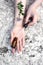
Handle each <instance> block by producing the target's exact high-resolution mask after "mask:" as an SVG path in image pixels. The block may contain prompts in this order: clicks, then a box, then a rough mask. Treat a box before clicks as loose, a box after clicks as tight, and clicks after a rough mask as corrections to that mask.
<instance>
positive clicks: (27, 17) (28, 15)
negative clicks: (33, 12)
mask: <svg viewBox="0 0 43 65" xmlns="http://www.w3.org/2000/svg"><path fill="white" fill-rule="evenodd" d="M29 17H30V14H29V13H28V14H27V16H26V20H25V21H26V23H27V21H28V19H29Z"/></svg>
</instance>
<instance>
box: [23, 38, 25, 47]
mask: <svg viewBox="0 0 43 65" xmlns="http://www.w3.org/2000/svg"><path fill="white" fill-rule="evenodd" d="M24 46H25V37H24V38H23V48H24Z"/></svg>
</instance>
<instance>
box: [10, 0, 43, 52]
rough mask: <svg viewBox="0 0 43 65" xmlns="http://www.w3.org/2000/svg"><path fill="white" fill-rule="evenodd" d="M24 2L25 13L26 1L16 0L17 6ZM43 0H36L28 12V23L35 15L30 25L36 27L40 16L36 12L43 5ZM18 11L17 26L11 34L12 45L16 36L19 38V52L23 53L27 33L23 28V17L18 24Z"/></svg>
mask: <svg viewBox="0 0 43 65" xmlns="http://www.w3.org/2000/svg"><path fill="white" fill-rule="evenodd" d="M20 1H22V2H23V4H24V10H23V12H24V11H25V5H26V0H24V1H23V0H16V5H17V3H18V2H20ZM42 1H43V0H36V1H35V2H34V3H33V4H32V5H31V6H30V8H29V9H28V12H27V16H26V19H25V20H26V22H27V21H28V19H29V17H30V16H31V14H33V16H34V19H33V21H32V23H30V24H29V25H34V24H35V23H36V22H37V20H38V18H39V16H38V14H37V12H36V9H37V7H38V6H39V5H40V4H41V3H42ZM16 11H17V13H16V14H15V26H14V28H13V30H12V32H11V43H12V41H13V39H14V37H15V36H16V37H17V38H18V40H17V51H18V52H20V51H22V49H23V47H24V45H25V31H24V28H23V27H22V21H23V16H21V21H18V22H17V20H16V19H17V16H18V12H19V11H18V9H17V8H16ZM12 52H13V53H14V52H15V49H12Z"/></svg>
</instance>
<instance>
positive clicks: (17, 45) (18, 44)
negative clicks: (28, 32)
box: [17, 40, 19, 52]
mask: <svg viewBox="0 0 43 65" xmlns="http://www.w3.org/2000/svg"><path fill="white" fill-rule="evenodd" d="M17 50H18V52H19V40H17Z"/></svg>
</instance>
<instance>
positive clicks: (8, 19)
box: [0, 0, 43, 65]
mask: <svg viewBox="0 0 43 65" xmlns="http://www.w3.org/2000/svg"><path fill="white" fill-rule="evenodd" d="M37 12H38V13H39V16H40V20H39V21H38V22H37V23H36V24H35V25H33V26H29V27H28V28H27V29H25V33H26V36H25V41H26V43H25V48H24V49H23V51H22V52H21V53H20V54H18V53H17V52H16V53H15V54H14V55H13V54H12V53H11V51H10V50H9V51H8V52H7V53H5V54H4V53H3V54H0V65H43V3H42V4H41V5H40V6H39V7H38V9H37ZM13 21H14V0H0V47H3V46H7V47H8V46H10V44H9V43H10V34H11V30H12V28H13V23H14V22H13Z"/></svg>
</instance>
